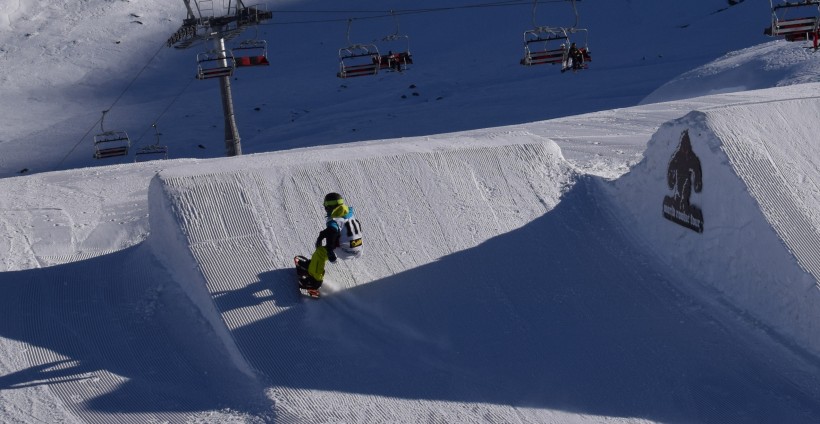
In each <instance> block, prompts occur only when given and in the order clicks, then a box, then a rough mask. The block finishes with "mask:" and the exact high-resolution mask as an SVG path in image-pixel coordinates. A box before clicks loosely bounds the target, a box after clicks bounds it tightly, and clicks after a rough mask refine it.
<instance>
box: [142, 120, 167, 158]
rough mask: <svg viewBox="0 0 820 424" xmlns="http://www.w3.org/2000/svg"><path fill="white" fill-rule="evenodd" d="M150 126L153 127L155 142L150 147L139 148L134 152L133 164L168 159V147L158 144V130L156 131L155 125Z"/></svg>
mask: <svg viewBox="0 0 820 424" xmlns="http://www.w3.org/2000/svg"><path fill="white" fill-rule="evenodd" d="M151 126H152V127H154V133H155V137H156V141H154V144H152V145H150V146H145V147H141V148H140V149H138V150H137V151H136V152H134V162H145V161H149V160H164V159H168V146H162V145H160V144H159V135H160V134H159V130H158V129H157V124H152V125H151Z"/></svg>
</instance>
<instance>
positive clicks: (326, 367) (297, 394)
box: [149, 101, 820, 422]
mask: <svg viewBox="0 0 820 424" xmlns="http://www.w3.org/2000/svg"><path fill="white" fill-rule="evenodd" d="M785 103H786V104H785V105H784V107H791V108H793V109H791V110H786V111H785V112H784V113H790V112H795V113H796V112H797V111H799V113H810V112H807V111H806V110H805V108H807V107H810V105H809V104H808V103H810V102H809V101H806V104H803V103H802V102H801V101H795V102H794V103H792V102H785ZM815 112H816V111H815ZM738 113H745V114H748V116H750V118H749V119H750V121H749V122H751V117H752V116H754V115H755V105H745V106H734V107H733V108H724V109H716V110H712V111H708V112H694V113H692V114H690V115H688V116H686V117H684V118H682V119H680V120H678V121H675V122H671V123H669V124H667V125H664V126H663V127H662V128H661V129H660V130H659V131H658V133H657V134H656V135H655V136H654V137H653V139H652V141H651V142H650V144H649V146H648V148H647V152H646V158H645V160H644V161H643V162H641V163H640V164H639V165H637V166H636V167H635V168H634V169H633V170H632V171H631V172H630V173H628V174H627V175H624V176H623V177H622V178H620V179H618V180H617V181H604V180H601V179H597V178H594V177H590V176H585V175H579V174H577V173H576V172H575V171H574V170H573V168H572V166H571V165H570V164H568V163H567V162H566V161H565V160H564V159H563V158H562V157H561V154H560V149H559V148H558V146H557V145H556V144H554V143H553V142H551V141H546V140H543V139H540V138H538V137H535V136H532V135H531V134H528V133H526V132H513V133H499V134H490V135H483V136H482V138H469V137H468V136H462V138H459V137H452V138H448V139H447V140H438V141H436V140H426V141H425V142H416V143H403V144H399V143H396V142H394V143H392V144H390V145H384V144H367V143H364V144H362V145H359V146H353V147H351V146H346V147H344V148H334V147H329V148H324V149H305V150H296V151H291V152H282V153H277V154H271V155H257V156H248V157H244V158H242V161H241V162H240V161H236V162H232V161H230V160H228V161H223V162H220V167H219V168H218V169H208V170H207V171H203V167H202V166H201V165H191V166H181V167H177V168H173V169H169V170H166V171H163V172H162V173H160V174H159V175H158V176H157V177H155V179H154V180H153V181H152V183H151V188H150V193H149V199H150V203H151V205H150V219H151V228H152V236H151V237H152V240H151V241H149V243H151V245H152V248H153V249H154V250H155V251H156V252H157V257H158V258H160V260H162V261H164V262H165V267H166V268H168V269H170V270H172V271H171V272H172V273H174V274H175V277H176V279H177V281H179V282H180V284H182V285H183V286H185V289H186V291H187V292H188V293H189V296H190V297H191V298H192V299H193V300H194V302H195V303H196V304H197V305H199V307H200V310H201V311H202V312H203V315H204V316H205V317H206V319H208V320H209V321H210V322H211V324H212V325H213V326H214V328H215V331H217V333H219V334H220V335H221V336H222V340H223V341H224V343H225V344H226V345H227V346H228V350H229V351H231V352H233V353H234V355H233V358H234V361H235V362H237V365H238V366H239V367H240V369H244V370H246V371H248V372H252V373H256V374H258V375H260V376H261V377H262V379H263V380H264V381H266V383H267V385H268V392H267V396H268V398H269V399H271V400H272V401H273V402H274V403H275V405H276V411H277V417H278V419H279V420H280V421H282V422H337V421H368V422H391V421H398V422H416V421H447V422H472V421H491V422H509V421H511V420H524V421H527V420H531V421H533V422H545V421H555V420H558V421H561V420H562V419H571V418H568V417H567V416H566V415H565V414H570V415H571V416H573V417H574V416H576V414H578V413H581V414H584V415H586V416H592V417H595V416H601V417H641V418H646V419H652V420H658V421H691V420H703V419H704V418H706V420H707V421H708V420H709V417H711V419H725V418H726V417H735V418H742V417H743V416H746V415H744V414H749V413H752V414H754V416H756V417H758V418H761V417H762V418H766V417H769V418H771V419H783V418H784V417H785V419H786V420H787V421H791V422H801V421H804V420H805V418H806V417H814V418H816V417H818V416H820V405H818V404H817V402H816V401H815V400H814V399H815V397H813V395H812V394H811V393H807V392H806V391H804V390H802V389H795V387H798V388H805V387H808V386H810V385H811V382H810V381H811V377H810V376H807V377H806V380H805V381H804V380H801V378H802V377H801V378H797V380H799V381H795V380H794V379H790V380H784V379H783V378H782V375H784V374H785V373H788V372H789V371H788V369H789V367H790V366H791V365H790V364H775V365H771V364H768V363H763V361H761V360H760V359H759V358H758V357H756V356H754V355H750V354H749V350H750V346H755V344H756V343H757V342H759V341H760V336H759V335H755V334H754V333H752V334H748V333H742V334H736V332H735V330H737V329H736V328H735V326H728V327H722V326H719V327H716V326H714V325H712V324H711V323H712V322H714V321H730V319H728V318H727V317H726V316H724V315H722V314H723V312H720V311H717V310H715V309H708V310H703V309H700V308H692V307H691V305H690V304H688V303H686V302H683V301H681V300H680V298H681V296H680V292H678V291H677V289H678V286H680V285H689V286H691V287H690V288H692V289H696V290H701V289H704V288H707V289H708V290H710V292H709V293H717V297H720V298H722V299H724V300H725V303H726V304H729V305H732V306H733V307H734V308H735V309H737V310H741V311H743V313H744V314H745V315H748V316H750V317H753V318H754V319H756V320H757V321H759V322H760V323H762V324H761V325H762V326H764V327H766V328H771V329H773V330H774V331H775V332H776V333H778V334H784V335H787V336H789V337H788V339H789V340H791V341H793V342H794V343H793V344H794V345H796V346H802V347H803V348H805V349H806V350H808V351H811V352H812V353H816V352H817V351H820V349H818V346H817V344H816V343H817V342H816V341H815V340H813V339H812V338H811V337H810V335H811V334H812V331H813V330H814V329H816V326H817V322H820V320H818V318H817V313H816V312H814V310H813V309H816V308H813V306H815V305H817V304H818V299H817V287H816V282H817V278H816V275H817V273H816V271H817V269H816V268H813V265H812V263H811V260H810V259H811V257H812V255H811V250H812V249H814V248H815V247H816V239H817V234H816V228H817V225H816V223H814V224H812V222H813V221H812V219H811V215H810V214H806V213H804V211H803V210H802V209H800V205H799V204H797V203H798V201H799V200H800V199H801V198H800V197H797V196H795V195H794V193H789V192H784V191H783V188H784V187H786V188H787V189H791V188H794V189H800V188H799V187H792V186H791V185H788V184H786V183H784V182H781V181H778V180H775V179H772V176H771V174H768V173H766V171H765V170H763V168H760V166H762V165H761V164H760V163H759V161H757V160H754V159H757V158H758V156H756V155H758V154H762V153H763V152H768V154H769V155H770V157H774V156H771V155H781V156H785V157H787V158H789V159H790V160H794V161H799V160H803V159H805V158H801V157H800V156H796V157H792V156H790V155H791V154H793V153H794V151H793V150H797V149H799V148H800V146H799V145H797V143H799V141H797V139H798V138H799V137H798V136H802V135H808V131H809V129H808V128H806V129H795V128H794V127H792V128H791V129H790V130H789V131H793V133H792V134H791V135H792V136H793V137H791V138H790V139H791V140H792V144H791V147H788V146H787V147H788V148H787V147H784V149H785V150H778V151H773V150H766V149H769V148H771V146H761V144H763V143H764V141H765V140H764V138H765V137H766V136H767V135H768V134H770V133H767V132H766V131H767V130H766V128H768V127H767V126H766V125H765V123H764V122H762V121H761V120H760V119H758V120H757V122H756V123H760V125H761V128H760V129H758V130H750V129H749V127H748V125H744V124H743V123H742V122H740V121H737V114H738ZM786 116H790V117H792V118H793V117H794V115H793V114H792V115H786ZM756 118H757V117H756ZM733 119H735V120H733ZM767 119H773V120H776V118H775V117H767ZM749 122H747V124H748V123H749ZM800 131H803V132H800ZM770 132H771V133H773V132H778V134H779V135H778V136H779V137H782V131H775V130H771V131H770ZM684 133H685V134H687V136H688V138H689V141H690V143H691V146H692V150H693V152H694V155H695V156H697V157H698V160H699V162H700V166H701V172H700V174H701V175H700V177H701V182H700V183H698V184H697V186H698V187H699V190H695V189H694V188H693V189H692V190H691V192H690V193H689V195H688V203H687V204H688V205H689V209H686V210H684V211H683V212H682V213H678V214H675V212H674V210H673V209H674V208H672V209H670V208H669V207H667V206H665V203H671V202H667V201H666V200H665V198H667V197H669V198H672V199H675V190H673V189H670V188H669V185H668V182H667V181H668V180H667V177H668V173H669V172H668V171H669V168H670V163H671V162H672V161H671V157H672V156H673V155H674V152H675V151H676V150H677V149H678V146H679V145H680V143H681V140H682V138H683V136H682V135H683V134H684ZM752 135H754V136H756V137H760V140H758V141H757V142H755V140H753V137H752ZM772 135H773V134H772ZM809 140H810V139H808V138H807V139H806V143H808V142H809ZM781 147H782V146H781ZM380 149H384V150H380ZM789 149H792V150H789ZM385 152H386V153H385ZM770 165H771V163H770ZM795 166H796V167H799V166H802V164H795ZM812 172H816V167H815V168H814V169H812V170H806V171H804V174H803V176H804V177H805V178H806V179H812V178H814V175H813V174H812ZM814 181H817V179H814ZM784 184H786V185H784ZM692 185H693V186H694V185H695V184H694V183H692ZM676 187H677V186H676ZM750 187H754V189H752V188H750ZM677 190H678V191H679V192H681V191H685V190H684V189H677ZM328 191H340V192H342V193H343V194H344V195H345V196H346V198H347V199H348V200H349V202H350V203H351V204H352V206H353V207H355V208H356V210H357V214H358V215H359V218H360V219H361V220H362V223H363V227H364V229H365V233H366V237H367V238H366V246H365V249H366V253H365V257H364V258H362V259H361V260H358V261H355V262H339V263H337V264H334V265H331V266H330V268H329V273H328V277H327V280H326V283H325V286H324V287H323V290H324V291H325V296H324V297H323V299H321V300H319V301H312V300H308V299H304V298H302V297H300V296H299V294H298V293H297V291H296V289H295V287H294V284H295V275H294V271H293V269H292V257H293V256H294V255H296V254H309V253H310V251H311V250H312V246H313V242H314V240H315V236H316V233H317V231H318V230H319V229H320V228H321V227H322V225H323V222H322V215H323V212H322V210H321V205H320V199H322V197H323V196H324V194H325V193H326V192H328ZM676 200H678V201H677V203H676V204H680V201H679V199H676ZM789 202H791V203H789ZM692 206H695V207H696V209H697V210H699V211H700V212H701V213H702V218H701V219H700V223H698V221H697V220H692V219H690V218H691V215H692V214H691V211H692V210H693V208H692ZM803 206H806V205H805V204H804V205H803ZM662 212H667V213H668V214H670V216H676V217H677V221H675V220H670V219H666V218H664V214H663V213H662ZM687 213H689V215H690V217H689V218H687V222H688V223H689V225H688V226H683V225H681V222H682V221H683V219H684V218H685V217H686V216H687V215H686V214H687ZM695 215H696V216H697V214H695ZM787 219H789V220H793V221H787ZM772 222H776V223H777V225H775V224H773V223H772ZM795 223H796V224H795ZM701 224H702V227H701ZM792 224H795V225H797V227H794V228H796V229H797V230H798V231H797V234H793V233H790V231H794V228H793V227H792ZM807 225H808V226H807ZM811 225H813V226H811ZM812 231H813V232H812ZM155 234H157V235H156V236H155ZM815 251H816V250H815ZM727 342H728V343H729V346H728V347H725V348H723V349H722V350H721V351H719V352H715V351H714V350H713V348H712V347H713V346H714V345H717V344H721V345H722V344H724V343H727ZM647 347H650V348H649V349H647ZM751 350H755V349H751ZM790 352H791V351H790V350H784V351H783V352H780V351H778V355H786V356H789V355H792V353H790ZM771 353H772V351H771V350H767V351H766V352H765V353H763V355H764V356H765V355H769V354H771ZM786 362H787V363H788V362H789V361H786ZM750 369H751V370H753V372H754V375H755V380H754V381H750V380H748V375H749V370H750ZM670 370H671V371H674V372H676V374H677V375H680V376H681V377H680V379H678V380H676V382H675V384H674V385H673V386H672V387H667V390H662V391H659V390H656V389H655V387H656V386H657V385H659V384H663V385H666V384H667V383H668V381H667V380H668V377H667V374H668V372H669V371H670ZM704 387H708V388H710V389H709V390H705V391H704V390H703V388H704ZM784 392H785V393H789V396H791V397H792V399H793V401H790V402H786V403H782V402H780V401H779V399H780V398H779V397H778V396H779V395H777V393H784ZM739 394H742V396H741V395H739ZM775 397H777V399H775ZM636 399H643V401H641V402H636V401H635V400H636ZM750 399H752V401H750ZM775 404H776V405H778V406H777V407H776V408H773V407H772V405H775ZM750 405H753V406H750ZM754 405H757V406H754ZM750 408H751V410H750ZM710 411H711V412H710ZM710 414H711V415H710Z"/></svg>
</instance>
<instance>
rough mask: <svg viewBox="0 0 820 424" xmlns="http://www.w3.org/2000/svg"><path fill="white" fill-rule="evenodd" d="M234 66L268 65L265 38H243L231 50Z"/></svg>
mask: <svg viewBox="0 0 820 424" xmlns="http://www.w3.org/2000/svg"><path fill="white" fill-rule="evenodd" d="M231 53H232V54H233V57H234V61H235V63H236V67H237V68H238V67H243V66H269V65H270V62H269V61H268V44H267V42H266V41H265V40H245V41H242V42H241V43H239V47H236V48H234V49H233V50H232V52H231Z"/></svg>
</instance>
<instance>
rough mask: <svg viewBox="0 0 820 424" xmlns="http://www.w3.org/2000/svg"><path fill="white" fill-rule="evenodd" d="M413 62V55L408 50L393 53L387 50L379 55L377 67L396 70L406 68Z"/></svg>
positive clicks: (399, 70)
mask: <svg viewBox="0 0 820 424" xmlns="http://www.w3.org/2000/svg"><path fill="white" fill-rule="evenodd" d="M412 64H413V56H411V55H410V52H399V53H393V52H388V53H387V54H386V55H381V56H380V57H379V69H392V70H394V71H398V72H404V71H405V70H407V65H412Z"/></svg>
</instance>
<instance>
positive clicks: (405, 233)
mask: <svg viewBox="0 0 820 424" xmlns="http://www.w3.org/2000/svg"><path fill="white" fill-rule="evenodd" d="M485 137H486V136H485ZM511 138H515V139H516V140H518V141H519V142H520V141H521V140H524V141H529V142H530V143H532V144H509V142H505V141H504V140H499V139H497V138H496V137H494V136H492V135H491V136H490V137H488V139H478V140H469V142H468V143H466V145H468V146H471V147H464V146H465V143H461V142H459V140H454V138H451V139H449V140H447V142H435V141H431V142H429V143H424V146H415V147H413V148H414V149H416V150H417V151H410V152H406V153H399V154H392V155H378V152H379V150H378V149H379V146H364V147H362V148H357V147H355V146H346V147H344V148H343V149H311V150H310V153H311V156H309V157H305V156H303V155H305V151H293V152H282V153H277V154H266V155H256V156H245V157H243V158H242V161H241V162H232V161H220V162H218V164H217V166H218V167H219V168H217V169H214V168H211V167H205V166H196V165H195V166H181V167H176V168H173V169H169V170H166V171H163V172H161V173H160V174H159V175H158V176H157V177H155V179H154V180H153V181H152V184H151V188H150V195H149V199H150V202H151V209H150V219H151V239H152V240H151V241H150V243H151V245H152V247H153V248H154V249H155V250H156V251H157V252H158V254H157V256H158V257H159V258H162V259H161V260H163V261H165V262H166V264H165V266H166V267H167V268H168V269H170V270H173V271H172V272H175V273H176V276H175V279H176V280H177V281H179V282H180V284H182V285H184V286H186V290H187V291H188V293H189V295H190V296H191V298H192V299H193V300H194V302H195V303H196V304H197V305H199V307H200V309H201V310H202V311H203V315H204V316H205V317H207V318H208V319H209V320H210V321H211V324H212V325H213V326H214V327H215V328H216V330H217V332H218V333H220V334H221V335H222V336H223V341H224V342H225V343H226V344H228V345H229V349H234V351H236V352H237V354H236V356H235V358H234V359H235V360H236V362H238V363H239V364H240V365H242V366H243V369H251V368H253V369H256V370H261V371H262V372H263V373H264V374H266V375H267V377H268V378H269V379H270V380H271V381H272V383H271V384H272V386H277V385H282V386H285V387H286V388H284V389H276V393H272V394H270V396H271V397H272V398H275V399H276V401H277V409H278V410H279V413H284V412H283V411H302V413H306V412H305V411H314V412H311V413H315V412H320V411H332V410H338V408H339V407H341V406H344V408H346V409H348V408H349V409H350V411H349V413H350V416H352V417H359V418H363V417H366V416H369V415H370V414H374V418H373V422H385V421H391V418H390V417H389V416H384V417H381V418H379V416H380V415H381V414H397V415H395V417H398V416H401V417H402V419H406V417H413V416H417V417H423V416H427V414H429V413H431V412H429V411H427V412H425V411H424V409H423V408H422V409H419V408H418V405H417V404H416V403H415V402H401V401H395V402H396V403H394V404H390V405H389V407H387V406H386V405H387V404H385V403H384V402H387V400H385V399H378V400H377V398H375V397H370V396H364V398H362V397H361V396H362V395H357V394H337V395H334V396H331V397H328V396H322V395H320V394H319V393H320V392H318V391H314V390H312V389H310V386H313V387H321V386H322V384H323V383H321V382H319V383H310V381H311V380H312V379H321V377H320V376H319V374H317V371H316V370H315V368H324V367H325V366H326V365H327V361H326V360H322V361H321V362H320V363H318V364H312V363H311V361H310V356H311V355H313V356H314V357H317V355H318V354H319V353H318V352H316V349H317V347H316V346H317V345H320V344H319V343H321V342H320V341H317V340H314V338H315V337H319V338H321V337H329V336H328V335H326V332H327V330H324V331H322V329H321V328H317V327H322V326H324V325H325V324H329V325H331V326H332V327H333V328H336V329H337V330H339V331H342V332H347V333H352V332H355V331H354V330H352V329H351V330H344V328H345V327H361V326H362V324H363V323H361V322H359V319H357V318H356V316H360V317H361V319H364V320H366V321H372V320H374V319H375V320H377V321H378V320H380V319H383V318H380V317H379V314H377V313H376V311H373V308H374V307H378V305H376V304H372V303H371V304H368V305H364V304H356V303H355V302H357V300H356V296H353V295H351V296H347V297H342V298H339V299H337V297H338V296H334V293H335V294H337V295H342V294H344V293H345V292H347V291H349V290H352V289H355V288H357V287H362V286H366V285H368V283H370V282H373V281H376V280H380V279H384V278H386V277H389V276H392V275H394V274H397V273H401V272H403V271H406V270H408V269H413V268H416V267H419V266H423V265H426V264H430V263H433V262H435V261H437V260H439V259H440V258H442V257H444V256H446V255H450V254H453V253H455V252H459V251H462V250H465V249H469V248H472V247H475V246H476V245H479V244H481V243H483V242H485V241H487V240H488V239H490V238H492V237H495V236H497V235H499V234H503V233H506V232H509V231H512V230H515V229H518V228H520V227H522V226H524V225H526V224H527V223H529V222H531V221H533V220H534V219H536V218H538V217H540V216H542V215H543V214H544V213H546V212H548V211H549V210H550V209H552V208H553V207H555V205H556V204H558V203H559V201H560V198H561V196H562V195H563V194H564V193H565V192H566V190H568V189H569V188H570V187H571V186H572V184H573V183H574V181H575V179H576V178H577V176H576V174H575V173H574V172H573V171H572V170H571V167H570V166H569V165H568V164H567V163H566V162H565V161H564V160H563V158H562V157H561V154H560V150H559V149H558V147H557V146H556V145H555V144H554V143H552V142H544V141H543V140H540V139H537V140H535V138H534V137H532V136H530V135H528V134H517V135H516V136H515V137H511ZM534 141H535V142H534ZM385 143H387V142H385ZM407 145H408V143H405V146H407ZM453 145H455V146H458V147H452V146H453ZM405 148H406V147H405ZM390 149H391V150H388V151H393V152H395V151H399V152H400V151H401V149H402V148H401V147H400V148H399V149H398V150H397V148H396V146H392V147H391V148H390ZM374 151H375V152H377V153H376V155H374V153H372V152H374ZM311 157H312V159H311ZM294 158H296V159H294ZM340 158H341V159H342V160H340ZM317 159H318V160H317ZM203 171H204V172H203ZM330 191H339V192H341V193H343V194H344V196H345V198H346V199H347V200H348V202H349V204H351V206H353V207H354V208H355V209H356V211H357V215H358V216H359V218H360V220H361V222H362V226H363V228H364V231H365V234H366V239H365V256H364V257H363V258H362V259H360V260H357V261H349V262H345V261H340V262H338V263H336V264H334V265H331V266H330V267H329V268H328V276H327V278H326V280H325V285H324V286H323V287H322V290H323V291H324V292H325V296H324V297H323V298H322V299H321V300H319V301H311V303H308V304H305V302H304V301H305V300H306V299H301V298H300V297H299V295H298V292H297V290H296V287H295V284H296V279H295V272H294V270H293V262H292V258H293V256H294V255H297V254H304V255H310V254H311V253H312V250H313V245H314V242H315V239H316V235H317V234H318V231H319V230H320V229H321V228H323V227H324V217H323V215H324V213H323V210H322V204H321V201H322V199H323V197H324V195H325V194H326V193H327V192H330ZM510 257H512V256H510ZM456 272H457V271H456ZM446 277H447V276H446V275H444V276H442V278H444V279H446ZM446 283H447V282H446V281H441V284H442V285H445V284H446ZM418 295H421V293H417V294H416V295H415V296H418ZM327 305H335V306H333V307H331V306H327ZM339 307H342V308H343V310H341V311H334V313H333V314H331V311H329V310H328V308H331V309H333V308H339ZM345 310H348V311H347V312H345ZM353 310H355V311H357V312H355V313H354V312H352V311H353ZM363 311H364V312H363ZM367 311H369V313H368V312H367ZM327 314H331V315H333V316H332V317H329V318H328V317H326V316H325V315H327ZM350 314H352V316H351V315H350ZM374 314H375V315H374ZM371 315H373V316H371ZM343 320H347V321H343ZM394 325H396V324H394ZM370 326H372V323H371V324H366V323H364V327H366V328H369V327H370ZM340 327H341V329H340ZM394 331H395V332H394ZM378 332H379V333H381V332H386V334H391V335H390V336H389V337H390V338H391V339H395V338H396V334H402V340H404V342H411V343H428V342H424V339H426V336H425V335H424V334H418V333H417V332H414V330H412V329H410V328H404V329H396V328H394V329H393V330H390V328H389V327H386V330H380V331H378ZM277 334H278V336H277ZM282 334H284V336H283V335H282ZM317 335H318V336H317ZM333 337H337V336H333ZM325 343H327V342H326V341H325ZM345 344H346V343H345ZM231 346H233V348H231ZM240 352H241V353H240ZM334 354H335V355H338V354H341V353H334ZM294 369H295V370H300V369H301V370H303V371H299V372H295V371H294ZM342 372H344V370H342ZM358 378H359V379H368V378H372V377H371V376H367V375H362V376H360V377H358ZM294 379H297V380H298V381H294ZM303 387H307V389H305V388H303ZM280 390H281V392H280ZM357 399H358V400H357ZM317 402H318V403H321V404H322V405H317V404H316V403H317ZM327 402H330V403H332V405H328V404H327ZM439 408H441V407H440V406H438V407H435V408H433V410H436V409H439ZM359 409H361V410H359ZM445 409H446V408H445ZM294 413H296V412H294ZM433 415H434V416H435V415H436V414H435V413H433ZM344 416H347V415H344ZM449 416H452V414H449ZM395 417H394V418H395ZM303 418H304V417H303ZM313 419H318V418H316V417H313V418H309V419H308V420H313ZM318 420H319V421H322V419H318ZM354 421H356V420H354Z"/></svg>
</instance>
